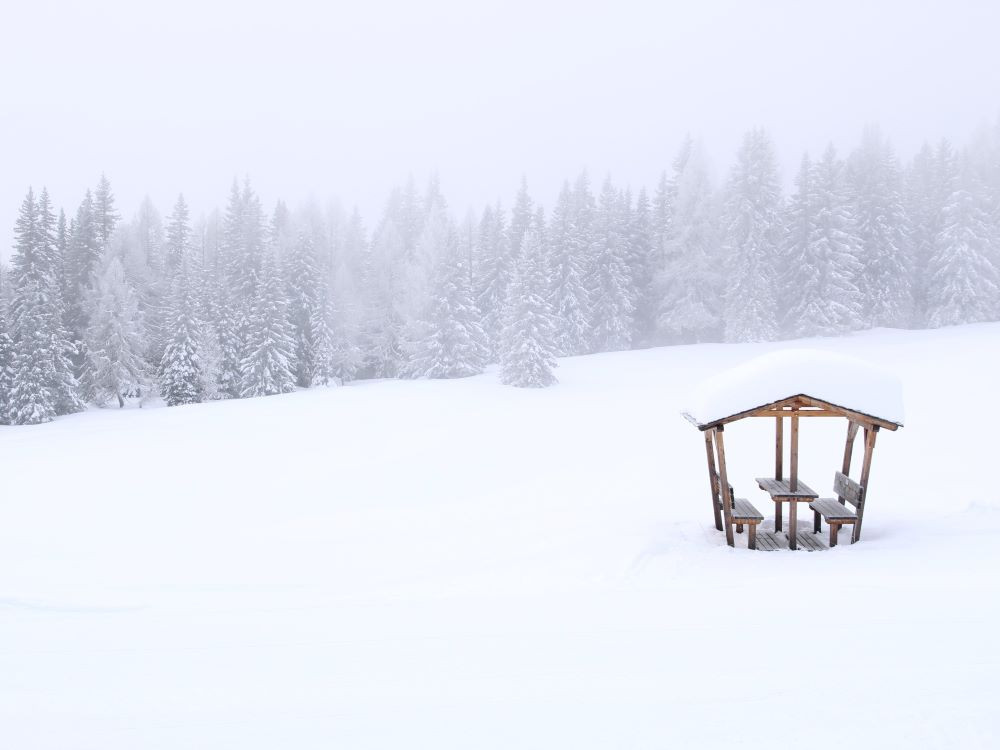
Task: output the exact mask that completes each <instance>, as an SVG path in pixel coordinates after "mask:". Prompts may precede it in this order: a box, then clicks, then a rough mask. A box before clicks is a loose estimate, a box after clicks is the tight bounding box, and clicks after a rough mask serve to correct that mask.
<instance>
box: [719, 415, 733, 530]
mask: <svg viewBox="0 0 1000 750" xmlns="http://www.w3.org/2000/svg"><path fill="white" fill-rule="evenodd" d="M722 432H723V427H722V425H719V426H718V427H716V428H715V449H716V452H717V453H718V454H719V491H720V492H721V493H722V517H723V523H724V525H725V527H726V544H728V545H729V546H730V547H735V546H736V540H734V539H733V504H732V498H730V496H729V477H728V476H727V474H726V444H725V441H724V440H723V438H722Z"/></svg>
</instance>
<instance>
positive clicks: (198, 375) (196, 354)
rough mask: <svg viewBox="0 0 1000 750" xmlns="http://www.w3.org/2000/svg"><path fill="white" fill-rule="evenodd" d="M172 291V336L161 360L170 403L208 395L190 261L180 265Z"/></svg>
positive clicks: (163, 387) (165, 396)
mask: <svg viewBox="0 0 1000 750" xmlns="http://www.w3.org/2000/svg"><path fill="white" fill-rule="evenodd" d="M178 270H179V273H178V275H177V276H176V277H175V278H174V281H173V285H172V288H171V294H170V309H169V313H168V319H169V321H170V338H169V340H168V341H167V345H166V348H165V349H164V352H163V359H162V360H161V361H160V393H161V394H162V395H163V399H164V401H166V402H167V406H179V405H181V404H196V403H199V402H200V401H202V400H203V398H204V396H205V387H204V385H205V376H204V375H205V374H204V371H203V369H202V365H201V356H200V348H201V345H202V341H203V340H204V338H203V334H202V332H201V326H200V324H199V321H198V317H197V304H196V299H195V295H194V291H193V289H192V287H191V279H190V276H189V274H188V271H187V263H183V264H182V266H181V268H180V269H178Z"/></svg>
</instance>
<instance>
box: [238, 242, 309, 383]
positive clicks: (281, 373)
mask: <svg viewBox="0 0 1000 750" xmlns="http://www.w3.org/2000/svg"><path fill="white" fill-rule="evenodd" d="M258 283H259V294H258V295H257V296H256V298H255V299H254V302H253V307H252V308H251V310H250V318H249V321H248V323H249V324H248V326H247V341H246V354H245V356H244V357H243V361H242V367H241V376H242V377H241V386H242V389H241V392H240V395H241V396H242V397H243V398H251V397H254V396H273V395H275V394H278V393H290V392H291V391H294V390H295V370H294V358H295V340H294V338H293V335H292V330H291V326H290V325H289V322H288V301H287V299H286V297H285V290H284V284H283V283H282V279H281V275H280V274H279V273H278V271H277V268H276V262H275V260H274V259H273V258H272V257H271V256H270V255H265V257H264V258H263V261H262V264H261V268H260V278H259V279H258Z"/></svg>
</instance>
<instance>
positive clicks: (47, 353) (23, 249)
mask: <svg viewBox="0 0 1000 750" xmlns="http://www.w3.org/2000/svg"><path fill="white" fill-rule="evenodd" d="M53 225H54V219H53V217H52V213H51V206H50V204H49V200H48V193H47V192H46V191H45V190H44V189H43V191H42V194H41V195H40V197H39V199H38V201H37V202H36V200H35V196H34V192H33V191H32V190H30V189H29V190H28V194H27V196H26V197H25V199H24V202H23V203H22V204H21V209H20V212H19V214H18V218H17V223H16V225H15V228H14V235H15V245H14V249H15V252H14V257H13V259H12V262H11V265H12V269H11V270H12V273H11V277H12V282H13V295H12V300H11V310H10V316H11V317H10V335H11V342H12V345H13V370H14V372H13V382H12V385H11V391H10V404H9V411H8V417H9V419H10V421H11V422H12V423H13V424H38V423H39V422H47V421H49V420H51V419H52V418H53V417H54V416H57V415H59V414H69V413H72V412H75V411H80V410H81V409H83V408H84V404H83V402H82V401H81V399H80V397H79V394H78V389H77V382H76V380H75V379H74V377H73V365H72V362H71V361H70V359H69V355H70V353H71V352H72V350H73V344H72V340H71V338H70V336H69V333H68V332H67V331H66V329H65V328H63V324H62V320H63V310H62V306H61V304H60V295H59V279H58V273H57V271H58V269H57V267H56V261H57V258H56V255H57V250H56V245H55V243H56V238H55V237H54V236H53V234H52V231H53Z"/></svg>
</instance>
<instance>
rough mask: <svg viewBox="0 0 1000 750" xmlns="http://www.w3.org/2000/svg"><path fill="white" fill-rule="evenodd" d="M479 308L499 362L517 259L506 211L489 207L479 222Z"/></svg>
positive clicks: (494, 357)
mask: <svg viewBox="0 0 1000 750" xmlns="http://www.w3.org/2000/svg"><path fill="white" fill-rule="evenodd" d="M475 258H476V269H475V273H474V278H475V284H476V304H477V306H478V307H479V311H480V316H481V319H482V325H483V332H484V334H485V335H486V345H487V347H488V349H489V353H490V358H491V360H494V361H495V360H496V358H497V356H498V350H499V345H500V333H501V331H502V330H503V315H504V304H505V303H506V301H507V287H508V286H509V285H510V281H511V278H512V277H513V275H514V258H513V255H512V254H511V249H510V238H509V237H508V232H507V226H506V223H505V221H504V211H503V209H502V208H501V207H500V203H499V202H498V203H497V205H496V208H493V207H491V206H487V207H486V209H485V210H484V211H483V216H482V218H481V219H480V222H479V232H478V235H477V237H476V251H475Z"/></svg>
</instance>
